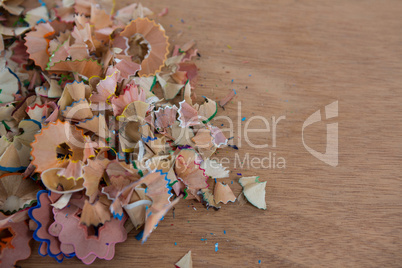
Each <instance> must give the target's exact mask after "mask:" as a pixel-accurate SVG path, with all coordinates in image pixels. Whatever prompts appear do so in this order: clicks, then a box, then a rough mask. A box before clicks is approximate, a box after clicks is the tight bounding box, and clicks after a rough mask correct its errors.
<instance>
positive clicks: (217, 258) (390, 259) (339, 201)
mask: <svg viewBox="0 0 402 268" xmlns="http://www.w3.org/2000/svg"><path fill="white" fill-rule="evenodd" d="M143 4H144V5H145V6H147V7H149V8H151V9H152V10H154V11H155V12H156V13H158V12H160V11H161V10H162V8H164V7H169V14H168V15H167V16H165V17H162V18H157V20H158V21H160V22H161V23H162V24H163V25H164V27H165V29H166V31H167V33H168V35H169V36H170V37H171V41H172V43H173V44H183V43H185V42H187V41H188V40H191V39H195V40H196V41H197V47H198V48H199V52H200V54H201V58H200V59H199V60H196V61H197V64H198V66H199V68H200V70H199V80H198V87H197V90H196V93H197V95H198V96H199V99H201V96H202V95H206V96H209V97H211V98H215V99H220V98H222V97H223V96H225V95H226V94H227V92H228V89H232V88H234V89H236V91H237V92H238V95H237V97H236V98H235V99H234V100H233V102H232V103H229V104H228V105H227V107H226V110H225V111H223V110H220V111H219V115H225V116H229V117H230V118H231V119H232V120H233V121H234V127H235V132H234V140H233V141H234V144H238V145H239V143H240V142H241V146H239V147H240V149H239V150H238V151H236V150H234V149H231V148H226V149H224V150H221V151H220V152H219V153H218V155H217V157H219V158H222V157H228V158H229V159H231V162H230V164H227V165H226V166H228V167H230V169H231V170H232V172H231V174H230V178H228V179H224V180H223V181H225V182H227V183H229V184H231V181H233V185H230V186H231V187H232V188H233V191H234V192H235V194H236V195H237V194H239V193H240V192H241V187H240V185H239V184H238V182H237V181H238V178H239V177H240V176H238V175H237V173H241V174H242V175H243V176H252V175H259V176H260V179H261V180H262V181H267V182H268V183H267V188H266V191H267V196H266V201H267V204H268V209H267V210H266V211H263V210H258V209H257V208H255V207H253V206H251V205H250V204H245V205H240V204H238V203H237V202H236V203H234V204H228V205H224V206H223V207H222V209H221V210H219V211H214V210H212V209H209V210H206V209H205V208H204V207H203V206H202V205H201V204H199V203H197V202H192V201H189V200H187V201H186V200H184V201H181V202H180V203H179V204H178V205H177V207H176V209H175V217H174V218H173V214H172V212H169V213H168V215H167V216H166V217H165V220H164V221H162V222H161V223H160V224H159V227H158V228H157V229H156V230H155V231H154V233H153V234H152V235H151V237H150V238H149V239H148V241H147V242H146V243H145V244H141V243H140V242H139V241H137V240H136V239H135V238H134V237H135V232H132V233H130V234H129V235H128V239H127V241H126V242H124V243H122V244H118V245H117V246H116V255H115V257H114V259H113V260H112V261H105V260H96V261H95V262H94V264H93V265H94V266H96V267H174V263H175V262H176V261H178V260H179V259H180V258H181V257H182V256H183V255H184V254H185V253H187V251H188V250H191V251H192V254H193V262H194V267H290V266H300V267H397V266H399V267H400V266H401V265H402V240H401V239H402V193H401V190H402V180H401V174H402V169H401V167H402V165H401V164H402V162H401V160H402V137H401V136H402V124H401V123H402V105H401V102H402V95H401V86H402V19H401V13H402V1H400V0H395V1H392V0H387V1H385V0H383V1H374V0H367V1H361V0H354V1H352V0H337V1H307V0H277V1H267V0H249V1H242V0H231V1H227V0H203V1H198V0H186V1H184V0H158V1H144V2H143ZM181 19H183V20H184V23H183V22H181ZM180 31H183V34H182V35H181V36H178V33H179V32H180ZM232 79H234V80H233V82H232V81H231V80H232ZM334 101H338V105H339V116H338V117H337V118H332V119H329V120H328V122H327V121H326V120H323V121H321V122H318V123H315V124H314V125H311V126H309V127H308V128H306V130H305V142H306V144H308V146H310V147H311V148H314V150H317V151H320V152H324V151H325V144H326V124H327V123H334V122H338V125H339V164H338V166H336V167H332V166H330V165H327V164H326V163H324V162H322V161H320V160H319V159H317V158H315V157H314V156H312V155H311V154H310V153H309V152H308V151H307V150H306V149H305V148H304V146H303V142H302V126H303V122H304V121H305V120H306V119H307V118H308V117H309V116H310V115H311V114H313V113H314V112H315V111H317V110H319V109H321V111H322V114H323V115H325V114H324V113H323V111H324V107H325V106H326V105H327V104H330V103H332V102H334ZM239 103H241V111H240V112H238V105H239ZM257 115H259V116H262V117H265V118H267V119H269V120H270V121H269V122H270V124H271V123H272V122H271V119H270V118H271V117H272V116H275V117H276V118H278V117H279V116H286V119H284V120H282V121H280V122H279V123H278V126H277V130H276V147H275V148H273V146H272V145H273V138H272V125H271V132H269V133H268V132H260V133H249V134H248V137H249V139H250V142H252V143H254V144H265V143H267V144H268V145H269V147H268V148H266V149H256V148H253V147H252V146H250V145H248V144H247V142H246V140H245V137H244V133H243V127H244V126H245V124H246V123H247V122H248V121H249V120H250V118H252V117H253V116H257ZM239 116H240V117H241V118H243V117H246V120H245V121H239ZM324 118H325V116H324ZM239 122H240V124H241V126H242V128H241V133H239V131H238V129H237V126H238V124H239ZM223 123H225V122H224V121H223ZM226 123H227V122H226ZM249 127H257V128H263V125H262V124H261V121H258V120H253V121H252V122H250V123H249ZM270 152H271V158H273V156H274V155H273V154H274V153H275V157H276V159H277V161H278V159H279V157H282V158H283V159H285V161H286V168H282V169H279V168H275V169H274V168H272V167H271V168H265V169H264V168H251V167H249V168H247V167H246V166H243V168H240V167H239V162H235V155H236V153H237V154H238V158H241V159H242V161H243V158H244V157H245V156H246V155H247V154H249V155H248V156H249V159H250V160H251V159H252V158H263V157H267V156H269V153H270ZM271 160H272V159H271ZM235 163H236V167H235ZM265 164H266V163H265ZM224 230H225V231H226V234H224ZM201 239H206V241H202V240H201ZM215 243H219V250H218V251H217V252H215ZM37 249H38V243H37V242H35V243H33V254H32V256H31V258H30V259H28V260H26V261H21V262H19V263H18V264H19V265H21V266H22V267H56V264H57V263H56V262H55V261H54V259H52V258H50V257H46V258H43V257H40V256H39V255H38V254H37ZM259 260H261V264H259V263H258V261H259ZM72 265H74V266H75V267H86V266H85V265H84V264H82V263H81V262H80V261H79V260H78V259H72V260H67V261H65V262H63V263H62V264H60V265H58V266H59V267H68V266H72Z"/></svg>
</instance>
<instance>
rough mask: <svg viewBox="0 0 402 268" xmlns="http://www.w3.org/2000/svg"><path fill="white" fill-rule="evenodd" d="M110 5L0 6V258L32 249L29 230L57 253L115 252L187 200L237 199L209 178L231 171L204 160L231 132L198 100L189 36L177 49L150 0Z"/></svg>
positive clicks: (28, 2)
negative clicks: (146, 3) (120, 6)
mask: <svg viewBox="0 0 402 268" xmlns="http://www.w3.org/2000/svg"><path fill="white" fill-rule="evenodd" d="M113 3H114V1H113ZM113 3H112V1H102V7H101V6H100V5H99V4H97V3H96V2H95V1H87V0H75V1H74V0H70V1H64V0H63V1H54V3H53V4H52V5H49V4H48V5H45V4H44V3H43V2H42V1H39V2H36V1H33V0H25V1H24V0H8V1H1V3H0V11H1V14H0V20H1V25H0V33H1V35H0V37H1V40H0V50H1V59H0V88H1V89H0V101H1V105H0V121H1V124H0V135H1V138H0V172H1V175H2V176H1V177H0V211H1V213H0V247H1V248H0V250H1V252H0V257H1V260H0V262H1V263H0V264H1V266H2V267H10V266H13V265H15V263H16V261H18V260H22V259H26V258H28V257H29V256H30V254H31V249H30V246H29V241H30V240H31V239H32V237H33V238H34V239H35V240H36V241H38V242H40V247H39V254H40V255H42V256H51V257H53V258H55V259H56V260H57V261H58V262H61V261H63V259H64V258H71V257H74V256H76V257H77V258H79V259H80V260H81V261H82V262H84V263H85V264H90V263H92V262H93V261H94V260H95V259H96V258H100V259H106V260H110V259H112V258H113V256H114V253H115V244H117V243H121V242H124V241H125V240H126V239H127V232H129V231H131V230H132V229H136V230H142V232H143V233H142V240H143V241H146V239H147V238H148V237H149V235H150V234H151V232H152V231H153V230H154V229H155V228H156V226H157V225H158V223H159V221H160V220H161V219H162V218H163V217H164V215H165V214H166V213H167V211H168V210H169V209H171V208H172V207H173V206H174V205H175V204H177V203H178V202H179V200H182V199H196V200H198V201H200V202H201V201H203V202H205V203H207V205H208V206H213V207H216V208H218V207H219V203H224V204H226V203H227V202H229V201H231V202H234V201H235V200H236V197H235V196H234V194H233V192H232V190H231V189H230V188H229V185H226V184H223V183H221V182H218V183H216V184H215V187H214V190H213V192H212V191H211V190H209V189H208V186H209V185H208V183H207V180H208V179H209V178H210V180H212V179H211V178H215V179H219V178H224V177H228V176H229V171H228V170H227V169H226V168H224V167H222V166H221V165H220V164H219V163H217V162H216V161H213V160H210V159H209V158H210V156H211V155H212V154H214V153H215V151H216V150H217V149H219V148H222V147H225V146H227V142H228V139H227V138H226V137H225V135H224V134H223V133H222V131H221V130H220V129H219V128H218V127H216V126H213V125H212V124H210V120H211V119H212V118H213V117H214V116H215V115H216V113H217V109H218V105H217V103H216V102H215V101H214V100H212V99H209V98H205V100H204V102H203V103H202V104H197V103H195V101H194V100H195V95H194V92H193V90H194V88H195V86H196V81H197V72H198V69H197V66H196V65H195V63H194V62H192V59H193V58H194V57H197V49H195V48H194V46H195V42H194V41H190V42H188V43H186V44H184V45H182V46H177V45H176V46H174V48H173V49H172V52H170V49H169V42H168V37H167V36H166V34H165V30H164V28H163V27H162V26H161V25H159V24H158V23H156V22H155V21H153V20H151V19H149V18H148V16H151V15H152V14H153V13H152V12H151V11H150V10H149V9H147V8H145V7H143V6H142V5H141V4H131V5H129V6H126V7H124V8H123V9H120V10H117V11H116V12H115V11H114V4H113ZM169 55H170V56H169ZM155 90H159V92H162V93H163V98H158V97H157V96H156V95H155V94H154V92H155ZM162 93H161V94H162ZM233 96H234V94H233V92H232V91H231V92H229V94H228V96H227V97H226V98H225V99H224V100H222V101H221V105H225V104H226V103H227V102H228V101H229V100H230V99H231V98H233ZM247 183H251V184H253V185H251V186H253V187H255V185H257V186H259V184H258V183H257V180H255V178H251V180H249V181H247ZM248 186H250V185H249V184H247V185H246V186H245V187H248ZM251 186H250V187H251ZM263 186H265V184H264V185H263ZM257 188H259V189H260V188H261V187H257ZM249 190H250V189H249ZM250 191H254V192H255V189H254V188H252V189H251V190H250ZM245 194H246V193H245ZM251 196H253V195H251ZM246 197H247V196H246ZM247 198H248V197H247ZM263 199H264V200H263V201H262V199H260V200H257V201H256V202H257V203H258V202H264V205H265V190H264V197H263ZM31 231H33V234H32V232H31Z"/></svg>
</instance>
